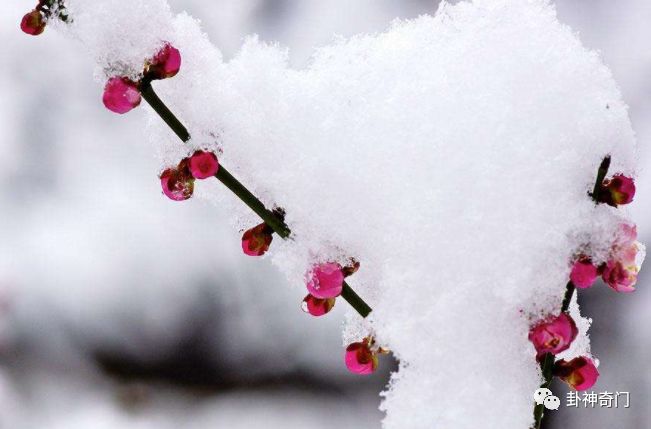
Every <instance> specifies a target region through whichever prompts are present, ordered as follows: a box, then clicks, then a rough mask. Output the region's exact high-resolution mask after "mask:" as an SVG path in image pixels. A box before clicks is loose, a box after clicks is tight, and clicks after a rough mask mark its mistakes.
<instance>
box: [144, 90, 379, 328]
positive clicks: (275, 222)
mask: <svg viewBox="0 0 651 429" xmlns="http://www.w3.org/2000/svg"><path fill="white" fill-rule="evenodd" d="M140 93H141V95H142V98H144V99H145V101H146V102H147V103H148V104H149V105H150V106H151V107H152V109H154V111H155V112H156V113H158V116H160V117H161V119H163V121H165V123H166V124H167V125H168V126H169V127H170V128H171V129H172V131H174V133H175V134H176V135H177V136H178V137H179V138H180V139H181V140H182V141H183V142H184V143H185V142H188V141H189V140H190V133H189V132H188V129H187V128H186V127H185V126H184V125H183V124H182V123H181V121H179V119H178V118H177V117H176V116H175V115H174V113H172V111H171V110H170V109H169V108H168V107H167V106H166V105H165V103H163V101H162V100H161V99H160V97H158V94H156V92H155V91H154V88H153V87H152V86H151V81H150V80H147V79H143V80H142V82H141V83H140ZM215 177H216V178H217V179H218V180H219V181H220V182H222V183H223V184H224V186H226V187H227V188H228V189H229V190H230V191H231V192H233V193H234V194H235V195H236V196H237V197H238V198H239V199H240V200H241V201H242V202H243V203H244V204H246V205H247V206H248V207H249V208H250V209H251V210H253V211H254V212H255V213H256V214H257V215H258V216H260V218H261V219H262V220H263V221H264V222H265V223H266V224H267V225H268V226H269V227H270V228H271V229H273V230H274V232H276V233H277V234H278V235H279V236H280V237H281V238H283V239H287V238H289V236H290V234H291V230H290V229H289V227H288V226H287V225H286V224H285V222H284V221H283V220H282V219H280V218H279V217H278V216H277V215H276V214H275V213H274V212H272V211H271V210H268V209H267V208H266V207H265V206H264V204H263V203H262V201H260V200H259V199H258V198H257V197H256V196H255V195H253V194H252V193H251V191H249V190H248V189H247V188H246V186H244V185H243V184H242V183H241V182H240V181H239V180H237V179H236V178H235V177H234V176H233V175H232V174H231V173H229V172H228V170H227V169H226V168H225V167H224V166H223V165H221V164H220V165H219V170H218V171H217V174H216V175H215ZM341 297H342V298H343V299H345V300H346V301H347V302H348V303H349V304H350V305H351V307H353V308H354V309H355V311H357V312H358V313H359V314H360V315H361V316H362V317H366V316H368V315H369V314H370V313H371V311H372V309H371V307H369V306H368V304H367V303H366V302H365V301H364V300H363V299H362V298H361V297H360V296H359V295H357V293H356V292H355V291H354V290H353V288H351V287H350V286H349V285H348V283H346V282H344V287H343V289H342V292H341Z"/></svg>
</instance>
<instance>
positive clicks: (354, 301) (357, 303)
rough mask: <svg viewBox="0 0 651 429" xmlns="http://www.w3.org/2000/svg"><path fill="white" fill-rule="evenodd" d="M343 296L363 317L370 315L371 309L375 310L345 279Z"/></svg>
mask: <svg viewBox="0 0 651 429" xmlns="http://www.w3.org/2000/svg"><path fill="white" fill-rule="evenodd" d="M341 297H342V298H343V299H345V300H346V301H348V304H350V306H351V307H353V308H354V309H355V311H357V312H358V313H359V314H360V316H362V317H366V316H368V315H369V314H370V313H371V311H373V310H372V309H371V307H369V306H368V304H366V302H364V300H363V299H362V298H360V296H359V295H357V293H356V292H355V291H354V290H353V288H351V287H350V286H349V285H348V283H346V282H345V281H344V287H343V289H342V290H341Z"/></svg>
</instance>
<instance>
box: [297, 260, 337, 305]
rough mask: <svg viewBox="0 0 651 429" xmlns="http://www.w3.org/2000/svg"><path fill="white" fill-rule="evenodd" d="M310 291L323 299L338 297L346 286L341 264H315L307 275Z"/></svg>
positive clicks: (307, 284)
mask: <svg viewBox="0 0 651 429" xmlns="http://www.w3.org/2000/svg"><path fill="white" fill-rule="evenodd" d="M306 277H307V281H306V286H307V290H308V292H309V293H310V294H311V295H313V296H315V297H317V298H321V299H325V298H336V297H338V296H339V295H341V291H342V289H343V287H344V273H343V269H342V267H341V265H339V264H338V263H336V262H327V263H323V264H318V265H314V266H313V267H312V269H311V270H310V271H309V272H308V273H307V275H306Z"/></svg>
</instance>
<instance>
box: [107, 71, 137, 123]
mask: <svg viewBox="0 0 651 429" xmlns="http://www.w3.org/2000/svg"><path fill="white" fill-rule="evenodd" d="M140 99H141V97H140V91H139V90H138V85H137V84H136V83H135V82H132V81H131V80H129V79H127V78H126V77H112V78H110V79H109V80H108V82H106V86H104V96H103V98H102V101H104V106H106V108H107V109H109V110H110V111H111V112H115V113H119V114H123V113H127V112H128V111H130V110H131V109H133V108H135V107H137V106H138V105H139V104H140Z"/></svg>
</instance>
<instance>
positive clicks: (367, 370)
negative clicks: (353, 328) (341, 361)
mask: <svg viewBox="0 0 651 429" xmlns="http://www.w3.org/2000/svg"><path fill="white" fill-rule="evenodd" d="M371 347H372V340H369V339H368V338H365V339H364V341H362V342H359V343H352V344H350V345H349V346H348V347H346V356H345V360H346V368H348V371H350V372H352V373H355V374H361V375H368V374H372V373H373V372H375V370H376V369H377V367H378V357H377V352H376V351H374V350H372V348H371Z"/></svg>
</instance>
